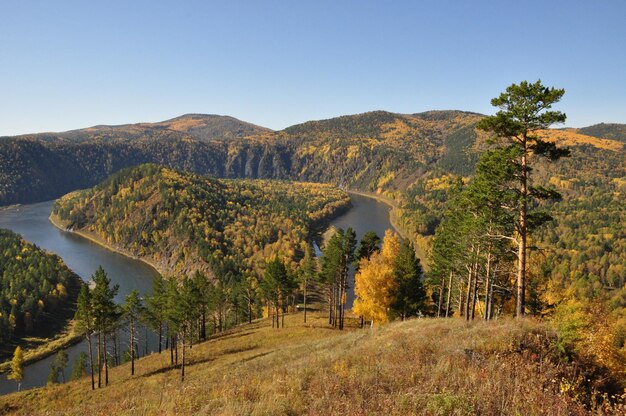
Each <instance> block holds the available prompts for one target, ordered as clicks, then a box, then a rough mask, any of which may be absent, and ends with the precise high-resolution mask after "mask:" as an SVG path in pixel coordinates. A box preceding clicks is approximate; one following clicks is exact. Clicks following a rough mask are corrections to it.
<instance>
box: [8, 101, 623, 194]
mask: <svg viewBox="0 0 626 416" xmlns="http://www.w3.org/2000/svg"><path fill="white" fill-rule="evenodd" d="M481 117H482V116H481V115H480V114H477V113H471V112H463V111H428V112H424V113H418V114H396V113H390V112H385V111H374V112H368V113H363V114H357V115H349V116H342V117H337V118H332V119H328V120H320V121H309V122H306V123H302V124H298V125H295V126H291V127H288V128H286V129H284V130H280V131H272V130H270V129H267V128H264V127H259V126H256V125H254V124H251V123H246V122H243V121H240V120H237V119H235V118H232V117H228V116H218V115H203V114H187V115H183V116H180V117H176V118H173V119H171V120H166V121H162V122H158V123H138V124H126V125H119V126H104V125H102V126H94V127H90V128H86V129H80V130H71V131H67V132H61V133H40V134H28V135H22V136H13V137H2V138H0V206H2V205H9V204H15V203H32V202H38V201H44V200H49V199H53V198H57V197H59V196H61V195H63V194H65V193H67V192H69V191H72V190H75V189H82V188H87V187H90V186H93V185H95V184H96V183H99V182H100V181H102V180H103V179H105V178H106V177H108V176H109V175H111V174H112V173H114V172H116V171H118V170H120V169H122V168H126V167H130V166H135V165H138V164H141V163H157V164H161V165H164V166H167V167H171V168H175V169H181V170H186V171H191V172H194V173H199V174H210V175H213V176H217V177H223V178H279V179H292V180H306V181H314V182H328V183H333V184H336V185H340V186H344V187H348V188H352V189H356V190H360V191H367V192H383V193H386V194H391V195H395V194H397V193H398V192H403V191H405V190H407V189H409V188H410V187H411V186H412V185H414V184H415V183H416V181H417V180H418V179H419V178H420V177H422V176H423V175H424V174H425V173H427V172H433V171H436V172H439V173H440V174H445V173H446V172H447V173H454V174H458V175H464V176H467V175H470V174H471V173H472V171H473V168H474V165H475V163H476V161H477V158H478V154H479V151H480V150H481V149H482V148H483V147H484V145H485V141H486V140H485V139H486V138H487V137H486V136H485V135H484V134H482V133H479V132H478V131H477V130H476V129H475V126H476V123H477V122H478V120H480V118H481ZM545 133H546V136H548V137H550V138H552V139H555V140H560V141H562V142H564V143H566V144H569V145H572V146H576V147H579V148H581V149H587V150H586V151H587V152H589V151H591V152H598V151H599V152H607V151H608V152H611V153H612V155H611V157H615V156H616V155H617V156H618V158H621V160H623V155H624V143H625V142H626V125H622V124H598V125H595V126H590V127H586V128H581V129H563V130H550V131H548V132H545Z"/></svg>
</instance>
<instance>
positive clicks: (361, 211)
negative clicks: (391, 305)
mask: <svg viewBox="0 0 626 416" xmlns="http://www.w3.org/2000/svg"><path fill="white" fill-rule="evenodd" d="M351 199H352V208H351V209H350V210H349V211H348V212H346V213H345V214H343V215H342V216H340V217H338V218H336V219H335V220H334V221H333V222H332V223H331V225H334V226H335V227H341V228H343V229H346V228H348V227H352V228H353V229H354V231H355V232H356V235H357V238H358V239H359V240H360V239H361V237H363V234H365V233H366V232H367V231H375V232H376V233H377V234H378V235H379V236H380V237H381V238H382V236H383V235H384V234H385V230H387V229H388V228H392V227H391V224H390V223H389V209H390V208H389V206H388V205H386V204H384V203H382V202H379V201H376V200H375V199H372V198H368V197H365V196H361V195H356V194H351ZM52 205H53V202H52V201H49V202H42V203H39V204H32V205H22V206H17V207H11V208H8V209H2V210H0V228H7V229H10V230H13V231H15V232H16V233H18V234H21V235H22V237H24V238H25V239H26V240H28V241H30V242H32V243H35V244H36V245H38V246H39V247H41V248H43V249H45V250H48V251H50V252H53V253H55V254H58V255H59V256H60V257H61V258H62V259H63V260H64V261H65V264H67V265H68V267H69V268H70V269H72V270H73V271H74V272H76V273H77V274H78V275H79V276H80V277H81V278H82V279H83V280H85V281H88V280H89V279H90V276H91V275H92V274H93V273H94V272H95V270H96V269H97V268H98V266H102V267H103V268H104V270H105V271H106V272H107V274H108V275H109V278H110V279H111V281H112V283H113V284H118V285H119V286H120V290H119V293H118V295H117V298H116V301H117V302H118V303H121V302H123V300H124V297H125V296H126V295H127V294H128V293H129V292H130V291H132V290H133V289H136V290H137V291H139V293H141V294H149V293H150V291H151V289H152V280H153V278H154V276H156V274H157V272H156V271H155V270H154V269H153V268H151V267H150V266H148V265H146V264H145V263H142V262H140V261H138V260H134V259H130V258H128V257H125V256H122V255H120V254H117V253H114V252H112V251H109V250H106V249H104V248H103V247H101V246H99V245H97V244H95V243H92V242H91V241H89V240H87V239H85V238H82V237H80V236H78V235H75V234H72V233H70V232H66V231H61V230H59V229H58V228H56V227H55V226H54V225H52V223H50V221H49V220H48V216H49V215H50V212H51V211H52ZM349 282H350V290H349V293H348V295H349V296H348V305H347V306H348V307H351V306H352V302H353V300H354V289H353V287H354V280H353V274H352V273H351V278H350V280H349ZM147 338H148V350H149V351H152V350H153V349H156V348H157V347H158V345H157V340H156V336H155V335H154V334H149V335H148V337H147ZM144 341H145V336H144V339H142V342H144ZM126 348H127V346H126V345H124V342H122V349H124V350H125V349H126ZM141 349H143V347H141ZM66 351H67V353H68V356H69V365H68V368H67V369H66V374H65V377H66V379H68V378H69V375H70V373H71V367H72V364H73V362H74V360H75V358H76V357H77V356H78V354H79V353H80V352H81V351H87V345H86V342H81V343H79V344H77V345H74V346H72V347H70V348H68V349H67V350H66ZM53 357H54V356H52V357H48V358H46V359H43V360H40V361H38V362H36V363H33V364H31V365H29V366H27V367H26V368H25V371H24V380H23V382H22V389H27V388H32V387H38V386H43V385H45V384H46V381H47V377H48V372H49V369H50V363H51V362H52V359H53ZM16 389H17V386H16V383H15V382H13V381H12V380H7V379H6V377H5V375H0V394H5V393H8V392H12V391H15V390H16Z"/></svg>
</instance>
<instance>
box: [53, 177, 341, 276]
mask: <svg viewBox="0 0 626 416" xmlns="http://www.w3.org/2000/svg"><path fill="white" fill-rule="evenodd" d="M349 203H350V202H349V197H348V195H347V194H346V193H345V192H344V191H341V190H339V189H337V188H334V187H332V186H330V185H321V184H312V183H293V182H281V181H265V180H223V179H214V178H210V177H206V176H199V175H195V174H191V173H185V172H180V171H174V170H171V169H167V168H163V167H159V166H157V165H141V166H138V167H135V168H131V169H127V170H123V171H121V172H119V173H117V174H116V175H113V176H112V177H111V178H109V179H107V180H106V181H104V182H103V183H101V184H99V185H98V186H96V187H94V188H92V189H88V190H85V191H78V192H73V193H71V194H68V195H66V196H64V197H63V198H61V199H60V200H58V201H57V202H56V204H55V206H54V210H53V215H54V216H55V218H57V219H58V220H60V222H61V223H63V224H64V225H65V226H66V227H68V228H71V229H73V230H74V231H78V232H84V233H87V234H88V235H89V236H91V237H95V238H96V239H98V240H99V241H102V242H104V243H105V244H106V245H110V246H113V247H114V248H116V249H120V250H121V251H123V252H126V253H129V254H131V255H133V256H137V257H139V258H142V259H144V260H147V261H149V262H150V263H152V264H154V265H155V266H156V267H157V269H158V270H160V271H161V272H163V273H166V274H172V273H173V274H190V273H192V272H194V271H195V270H200V271H203V272H209V273H212V272H218V274H219V275H221V276H226V275H228V273H229V272H231V273H232V274H234V275H237V276H240V275H242V274H246V273H249V272H252V271H256V270H257V268H258V267H260V265H262V264H264V262H265V261H266V259H267V258H269V257H271V256H272V255H274V254H279V253H280V255H281V256H283V257H286V260H289V261H296V260H299V258H300V257H301V256H300V255H299V254H298V253H300V252H301V249H302V243H303V242H304V241H306V240H307V239H308V238H309V235H310V232H311V229H312V227H314V226H315V225H317V224H319V223H321V222H323V221H325V220H327V219H329V218H331V217H332V216H334V215H337V213H339V212H340V211H342V210H344V209H346V208H347V207H348V206H349Z"/></svg>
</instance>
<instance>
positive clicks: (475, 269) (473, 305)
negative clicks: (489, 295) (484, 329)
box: [471, 262, 478, 321]
mask: <svg viewBox="0 0 626 416" xmlns="http://www.w3.org/2000/svg"><path fill="white" fill-rule="evenodd" d="M477 299H478V262H476V263H475V265H474V290H473V293H472V311H471V319H472V321H473V320H474V315H475V313H476V301H477Z"/></svg>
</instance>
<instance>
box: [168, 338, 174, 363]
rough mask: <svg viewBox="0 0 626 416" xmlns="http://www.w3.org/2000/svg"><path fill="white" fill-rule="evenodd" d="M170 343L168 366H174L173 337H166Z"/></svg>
mask: <svg viewBox="0 0 626 416" xmlns="http://www.w3.org/2000/svg"><path fill="white" fill-rule="evenodd" d="M168 340H169V343H170V365H174V341H173V340H174V337H168Z"/></svg>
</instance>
